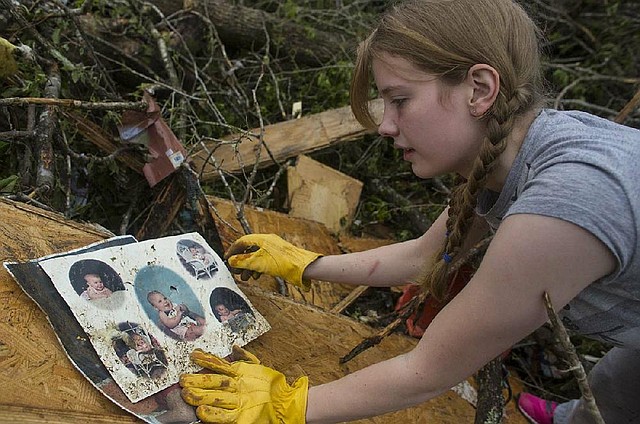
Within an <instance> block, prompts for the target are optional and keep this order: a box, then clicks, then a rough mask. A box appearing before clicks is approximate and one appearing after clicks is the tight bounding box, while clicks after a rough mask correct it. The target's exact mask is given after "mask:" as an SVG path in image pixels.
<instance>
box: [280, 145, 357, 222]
mask: <svg viewBox="0 0 640 424" xmlns="http://www.w3.org/2000/svg"><path fill="white" fill-rule="evenodd" d="M362 185H363V184H362V182H361V181H358V180H356V179H355V178H351V177H350V176H348V175H345V174H343V173H342V172H338V171H336V170H335V169H333V168H331V167H329V166H327V165H323V164H322V163H320V162H317V161H315V160H313V159H311V158H310V157H308V156H304V155H301V156H298V160H297V162H296V165H295V166H294V167H291V168H289V169H288V170H287V186H288V190H289V215H290V216H293V217H297V218H305V219H310V220H312V221H317V222H321V223H323V224H324V225H325V226H326V227H327V228H328V229H329V231H332V232H334V233H343V232H345V231H346V230H347V229H348V228H349V226H350V225H351V222H352V221H353V217H354V215H355V213H356V208H357V207H358V202H359V201H360V193H362Z"/></svg>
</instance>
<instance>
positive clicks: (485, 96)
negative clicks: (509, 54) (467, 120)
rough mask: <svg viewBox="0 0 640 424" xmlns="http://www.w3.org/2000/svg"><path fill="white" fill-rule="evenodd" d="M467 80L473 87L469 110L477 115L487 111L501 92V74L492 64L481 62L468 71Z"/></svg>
mask: <svg viewBox="0 0 640 424" xmlns="http://www.w3.org/2000/svg"><path fill="white" fill-rule="evenodd" d="M467 82H468V83H469V85H470V86H471V88H472V89H473V94H472V96H471V98H470V99H469V111H470V113H471V114H472V115H473V116H475V117H480V116H482V115H484V114H485V113H487V111H488V110H489V109H490V108H491V106H493V103H494V102H495V100H496V97H498V93H499V92H500V75H499V74H498V71H496V70H495V68H493V67H492V66H489V65H486V64H483V63H480V64H476V65H473V66H472V67H471V68H469V71H468V72H467Z"/></svg>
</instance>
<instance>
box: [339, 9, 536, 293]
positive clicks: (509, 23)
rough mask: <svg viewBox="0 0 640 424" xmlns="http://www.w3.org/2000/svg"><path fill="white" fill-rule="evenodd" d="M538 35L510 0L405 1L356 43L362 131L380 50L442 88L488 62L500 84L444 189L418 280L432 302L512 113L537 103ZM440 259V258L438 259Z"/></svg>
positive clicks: (443, 288) (355, 104)
mask: <svg viewBox="0 0 640 424" xmlns="http://www.w3.org/2000/svg"><path fill="white" fill-rule="evenodd" d="M539 36H540V32H539V30H538V28H537V27H536V25H535V23H534V22H533V21H532V20H531V18H530V17H529V16H528V15H527V13H526V12H525V11H524V10H523V9H522V7H520V6H519V5H518V4H517V3H515V2H514V1H512V0H409V1H406V2H402V3H399V4H397V5H395V6H393V7H392V8H391V9H389V10H388V11H387V12H386V13H385V14H383V16H382V17H381V19H380V22H379V24H378V26H377V28H376V29H374V30H373V32H372V33H371V34H370V35H369V37H367V38H366V39H365V40H364V41H363V42H362V43H361V44H360V46H359V47H358V52H357V58H356V62H355V70H354V75H353V79H352V81H351V89H350V95H351V109H352V111H353V113H354V115H355V117H356V119H358V121H359V122H360V123H361V124H362V125H364V126H365V127H367V128H376V127H377V124H376V122H375V121H374V119H373V117H372V116H371V113H370V111H369V107H368V102H369V97H370V88H371V77H372V75H371V62H372V60H373V59H376V58H381V56H383V55H384V54H391V55H393V56H397V57H402V58H404V59H406V60H408V61H409V62H411V63H412V64H413V65H414V66H416V67H417V68H418V69H420V70H422V71H424V72H425V73H429V74H432V75H436V76H437V77H438V78H439V79H440V81H441V82H442V83H443V85H444V86H445V87H447V86H449V87H451V86H455V85H457V84H460V83H461V82H462V81H463V80H464V79H465V78H466V76H467V73H468V71H469V69H470V68H471V67H472V66H473V65H475V64H487V65H490V66H492V67H493V68H494V69H495V70H496V71H497V72H498V74H499V75H500V89H499V93H498V96H497V98H496V100H495V102H494V103H493V105H492V107H491V108H490V109H489V110H488V111H487V113H485V114H484V115H483V116H482V117H481V118H480V119H482V120H484V121H485V122H486V128H487V132H486V136H485V139H484V141H483V144H482V146H481V148H480V153H479V155H478V157H477V158H476V160H475V162H474V164H473V167H472V169H471V172H470V174H469V176H468V179H467V180H466V181H463V182H461V183H460V184H459V185H457V186H456V187H455V188H454V190H452V195H451V201H450V204H449V217H448V219H447V223H446V225H447V234H448V236H447V237H446V239H445V240H444V242H443V245H442V247H441V249H440V251H439V252H438V253H437V254H436V256H435V257H434V258H433V261H429V263H430V264H431V263H432V262H433V265H432V266H430V267H429V269H425V270H424V271H423V274H422V275H421V276H420V277H419V282H420V283H421V284H422V285H423V286H424V287H425V288H426V289H428V290H430V292H431V294H432V295H433V296H434V297H436V298H437V299H440V300H442V299H445V298H446V297H447V289H448V278H447V271H448V268H449V262H450V259H451V257H454V256H455V255H456V253H457V252H458V251H459V249H460V246H461V245H462V244H463V242H464V239H465V237H466V234H467V232H468V230H469V228H470V226H471V223H472V221H473V219H474V216H475V206H476V203H477V197H478V193H479V191H480V189H481V188H483V187H484V184H485V181H486V178H487V175H488V174H489V173H490V172H491V169H492V166H493V164H494V162H495V160H496V159H497V158H498V157H499V156H500V154H502V152H503V151H504V149H505V147H506V138H507V137H508V135H509V134H510V133H511V130H512V128H513V125H514V121H515V119H516V118H517V117H519V116H521V115H523V114H525V113H526V112H528V111H530V110H532V109H534V108H535V107H538V106H539V105H540V104H541V102H542V100H543V98H544V96H543V91H544V90H543V78H542V70H541V63H540V56H541V55H540V47H539ZM445 258H446V260H445Z"/></svg>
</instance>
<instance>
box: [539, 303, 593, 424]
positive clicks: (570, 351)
mask: <svg viewBox="0 0 640 424" xmlns="http://www.w3.org/2000/svg"><path fill="white" fill-rule="evenodd" d="M544 305H545V307H546V308H547V315H549V321H551V328H552V329H553V333H554V335H555V336H556V338H557V339H558V341H559V342H560V345H561V346H562V348H563V349H564V353H565V354H566V355H567V357H568V358H567V362H568V365H569V369H570V370H571V371H572V372H573V375H574V376H575V377H576V381H577V383H578V387H579V388H580V393H582V398H583V399H584V401H585V403H586V405H587V410H588V411H589V413H590V414H591V416H592V418H593V420H594V422H595V423H596V424H605V422H604V419H602V415H600V410H599V409H598V406H597V405H596V401H595V399H594V397H593V393H592V392H591V387H589V383H588V381H587V373H586V372H585V371H584V368H583V366H582V363H581V362H580V359H579V358H578V354H577V352H576V348H575V347H574V346H573V344H572V343H571V340H570V339H569V334H568V333H567V330H566V328H564V325H563V324H562V323H561V322H560V320H559V319H558V315H557V314H556V312H555V311H554V309H553V304H552V303H551V297H550V296H549V293H547V292H546V291H545V292H544Z"/></svg>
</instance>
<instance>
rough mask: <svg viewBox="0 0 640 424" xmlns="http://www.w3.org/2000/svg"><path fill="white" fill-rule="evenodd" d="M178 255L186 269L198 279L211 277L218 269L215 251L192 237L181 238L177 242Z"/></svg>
mask: <svg viewBox="0 0 640 424" xmlns="http://www.w3.org/2000/svg"><path fill="white" fill-rule="evenodd" d="M176 255H178V258H179V259H180V262H181V263H182V265H183V266H184V267H185V269H186V270H187V271H188V272H189V273H190V274H191V275H193V276H195V277H196V278H198V279H200V278H211V277H213V276H214V275H215V273H216V272H217V271H218V262H217V261H216V259H215V257H214V253H213V251H212V250H211V249H210V248H205V247H204V246H203V245H201V244H200V243H198V242H196V241H193V240H192V239H181V240H179V241H178V242H177V243H176Z"/></svg>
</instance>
